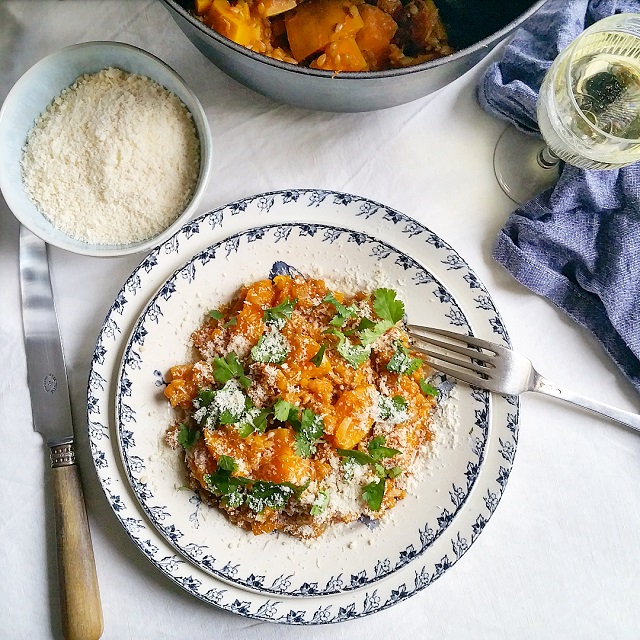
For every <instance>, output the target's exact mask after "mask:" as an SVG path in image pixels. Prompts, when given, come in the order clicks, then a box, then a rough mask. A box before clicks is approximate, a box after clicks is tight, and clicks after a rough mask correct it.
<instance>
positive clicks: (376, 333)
mask: <svg viewBox="0 0 640 640" xmlns="http://www.w3.org/2000/svg"><path fill="white" fill-rule="evenodd" d="M391 327H393V322H391V320H381V321H380V322H376V323H375V324H374V325H373V327H367V328H366V329H362V331H360V332H359V335H360V342H361V344H363V345H368V344H373V343H374V342H375V341H376V340H377V339H378V338H379V337H380V336H381V335H382V334H383V333H384V332H385V331H386V330H387V329H391Z"/></svg>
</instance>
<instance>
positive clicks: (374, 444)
mask: <svg viewBox="0 0 640 640" xmlns="http://www.w3.org/2000/svg"><path fill="white" fill-rule="evenodd" d="M385 442H386V441H385V438H384V436H377V437H375V438H373V440H371V442H369V445H368V447H367V449H368V450H369V454H366V453H364V452H362V451H358V450H357V449H336V451H337V453H338V455H339V456H342V457H343V458H345V461H343V464H344V462H346V461H347V460H348V461H352V462H353V463H357V464H362V465H364V464H369V465H371V466H372V467H373V469H374V471H375V473H376V475H377V476H378V478H379V480H377V481H374V482H370V483H369V484H366V485H365V486H364V487H362V499H363V500H364V501H365V502H366V503H367V504H368V505H369V508H370V509H371V510H372V511H380V505H381V504H382V498H383V497H384V486H385V481H386V479H387V478H397V477H398V476H399V475H400V474H401V473H402V469H401V468H400V467H391V468H389V469H387V468H386V467H384V466H383V465H382V464H381V463H380V460H382V459H384V458H392V457H393V456H395V455H398V454H399V453H401V452H400V451H398V450H397V449H392V448H390V447H385V446H384V444H385Z"/></svg>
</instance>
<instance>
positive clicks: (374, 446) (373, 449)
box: [367, 436, 400, 462]
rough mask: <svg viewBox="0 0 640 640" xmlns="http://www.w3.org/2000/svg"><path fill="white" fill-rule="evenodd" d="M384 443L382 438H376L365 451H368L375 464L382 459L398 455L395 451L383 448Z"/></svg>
mask: <svg viewBox="0 0 640 640" xmlns="http://www.w3.org/2000/svg"><path fill="white" fill-rule="evenodd" d="M385 442H386V440H385V438H384V436H377V437H376V438H374V439H373V440H371V442H370V443H369V446H368V447H367V449H369V454H370V455H371V457H372V458H373V459H374V460H375V461H376V462H378V461H379V460H382V459H383V458H393V456H397V455H398V454H399V453H400V451H398V450H397V449H392V448H390V447H385V446H384V444H385Z"/></svg>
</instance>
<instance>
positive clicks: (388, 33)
mask: <svg viewBox="0 0 640 640" xmlns="http://www.w3.org/2000/svg"><path fill="white" fill-rule="evenodd" d="M360 15H361V16H362V20H363V22H364V25H363V27H362V29H360V31H358V33H357V34H356V43H357V45H358V47H359V48H360V51H362V55H363V57H364V59H365V60H366V61H367V64H368V65H369V70H370V71H376V70H378V69H381V68H382V67H383V65H384V62H385V60H386V59H387V57H388V56H389V45H390V44H391V40H392V39H393V36H394V35H395V34H396V31H397V30H398V25H397V24H396V21H395V20H394V19H393V18H392V17H391V16H390V15H389V14H387V13H385V12H384V11H382V10H381V9H378V7H374V6H372V5H370V4H363V5H362V6H361V7H360Z"/></svg>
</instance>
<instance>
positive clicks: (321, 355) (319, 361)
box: [311, 342, 327, 367]
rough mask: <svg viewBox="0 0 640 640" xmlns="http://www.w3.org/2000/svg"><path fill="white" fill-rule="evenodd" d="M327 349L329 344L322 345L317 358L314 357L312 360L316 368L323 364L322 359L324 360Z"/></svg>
mask: <svg viewBox="0 0 640 640" xmlns="http://www.w3.org/2000/svg"><path fill="white" fill-rule="evenodd" d="M326 348H327V343H326V342H323V343H322V344H321V345H320V348H319V349H318V353H316V355H315V356H313V358H311V362H313V364H314V365H315V366H316V367H319V366H320V365H321V364H322V358H324V352H325V350H326Z"/></svg>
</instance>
